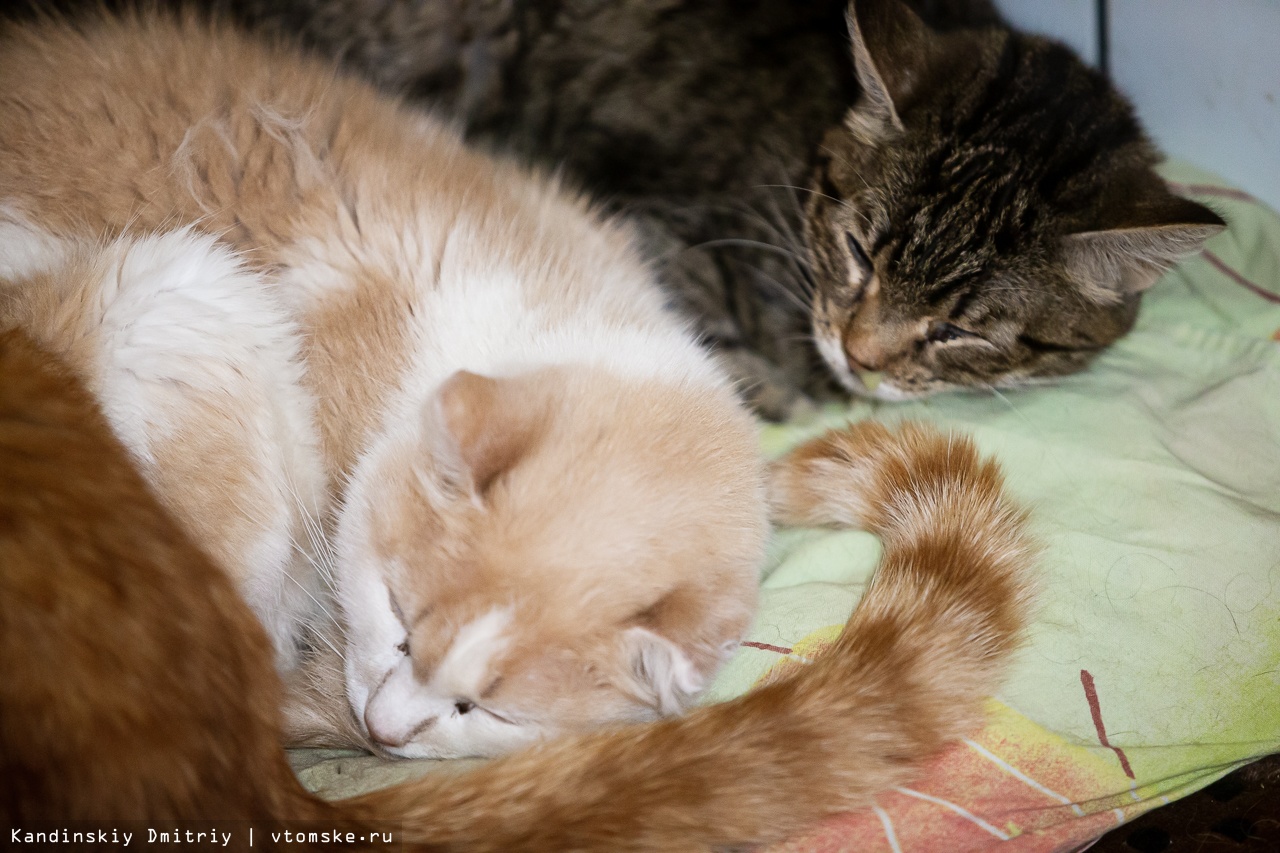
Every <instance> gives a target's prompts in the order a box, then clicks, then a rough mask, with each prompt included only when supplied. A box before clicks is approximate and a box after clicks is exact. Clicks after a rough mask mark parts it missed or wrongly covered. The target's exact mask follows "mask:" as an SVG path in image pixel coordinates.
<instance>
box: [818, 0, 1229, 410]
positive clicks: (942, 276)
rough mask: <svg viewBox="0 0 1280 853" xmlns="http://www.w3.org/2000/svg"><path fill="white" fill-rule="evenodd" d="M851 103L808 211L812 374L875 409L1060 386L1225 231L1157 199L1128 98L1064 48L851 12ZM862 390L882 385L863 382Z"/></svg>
mask: <svg viewBox="0 0 1280 853" xmlns="http://www.w3.org/2000/svg"><path fill="white" fill-rule="evenodd" d="M849 26H850V34H851V36H852V42H853V59H854V63H855V66H856V71H857V77H858V82H859V86H860V87H861V92H860V95H859V97H858V100H857V101H856V102H855V103H854V104H853V106H852V108H851V109H850V110H849V111H848V113H847V114H846V116H845V119H844V122H843V123H842V124H841V125H840V126H839V127H837V128H835V129H833V130H832V131H830V132H829V133H828V134H827V136H826V138H825V139H824V140H823V144H822V150H821V153H820V157H819V162H818V165H817V167H816V169H815V173H814V175H813V183H812V188H813V190H814V193H813V194H812V195H811V197H810V201H809V203H808V208H807V210H806V217H805V218H806V223H805V229H806V238H807V241H808V244H809V248H810V253H811V256H812V261H813V266H814V277H815V284H816V288H815V290H816V292H815V298H814V305H813V331H814V336H815V341H816V343H817V346H818V349H819V351H820V352H821V354H822V356H823V358H824V360H825V361H826V362H827V364H828V366H829V367H830V368H831V370H832V371H833V372H834V374H835V375H836V376H837V377H838V378H839V379H840V380H841V382H842V383H843V384H844V385H845V386H846V387H847V388H848V389H849V390H851V391H854V392H855V393H861V394H868V395H873V396H877V397H880V398H883V399H903V398H908V397H916V396H920V395H923V394H928V393H932V392H935V391H940V390H945V389H949V388H960V387H1002V386H1009V385H1017V384H1021V383H1025V382H1028V381H1032V380H1034V379H1036V378H1038V377H1045V376H1054V375H1060V374H1065V373H1069V372H1072V371H1075V370H1078V369H1080V368H1081V367H1083V366H1084V365H1085V364H1086V363H1088V361H1089V360H1090V359H1091V358H1092V357H1093V356H1094V355H1096V354H1097V353H1099V352H1100V351H1101V350H1103V349H1104V348H1105V347H1107V346H1108V345H1109V344H1111V343H1112V342H1113V341H1115V340H1116V339H1117V338H1118V337H1120V336H1121V335H1122V334H1124V333H1125V332H1126V331H1128V329H1129V328H1130V326H1131V325H1132V324H1133V321H1134V317H1135V316H1136V312H1137V308H1138V300H1139V298H1140V296H1141V293H1142V291H1144V290H1145V289H1146V288H1148V287H1150V286H1151V285H1152V284H1153V283H1154V282H1155V280H1156V279H1157V278H1158V277H1159V275H1160V274H1161V273H1163V272H1164V271H1165V270H1166V269H1168V268H1169V267H1170V266H1171V265H1172V264H1173V263H1175V262H1176V261H1177V260H1178V259H1179V258H1181V257H1182V256H1184V255H1186V254H1188V253H1191V252H1194V251H1195V250H1197V249H1198V248H1199V246H1200V245H1201V243H1202V242H1203V241H1204V240H1205V239H1206V238H1207V237H1209V236H1210V235H1212V234H1214V233H1216V232H1218V231H1219V230H1221V229H1222V227H1223V222H1222V220H1221V219H1220V218H1219V217H1218V216H1217V215H1216V214H1214V213H1213V212H1212V211H1210V210H1208V209H1206V208H1205V207H1203V206H1201V205H1199V204H1196V203H1194V202H1191V201H1188V200H1186V199H1182V198H1178V197H1176V196H1174V195H1173V194H1172V193H1170V192H1169V190H1168V189H1167V187H1166V186H1165V185H1164V183H1163V181H1161V179H1160V178H1159V177H1158V176H1157V175H1156V173H1155V172H1154V171H1152V168H1151V167H1152V166H1153V165H1154V164H1155V162H1156V161H1157V159H1158V155H1157V153H1156V151H1155V150H1154V148H1153V147H1152V146H1151V144H1150V143H1149V142H1148V140H1147V138H1146V136H1145V135H1144V134H1143V132H1142V129H1141V127H1140V126H1139V124H1138V122H1137V120H1136V119H1135V117H1134V114H1133V110H1132V109H1131V108H1130V106H1129V105H1128V103H1126V101H1125V100H1124V98H1123V97H1122V96H1121V95H1120V94H1119V93H1118V92H1117V91H1116V90H1115V88H1114V87H1113V86H1112V85H1111V84H1110V83H1109V82H1108V81H1107V80H1106V78H1105V77H1103V76H1102V75H1101V74H1100V73H1099V72H1097V71H1095V70H1093V69H1091V68H1089V67H1088V66H1086V65H1085V64H1084V63H1083V62H1082V61H1081V60H1080V59H1078V58H1077V57H1076V56H1075V55H1074V54H1072V53H1071V52H1070V51H1069V50H1068V49H1067V48H1065V47H1063V46H1061V45H1059V44H1056V43H1054V42H1050V41H1048V40H1046V39H1042V38H1038V37H1033V36H1027V35H1022V34H1018V33H1010V32H1007V31H1004V30H1000V29H990V30H960V31H956V32H950V33H945V34H941V33H936V32H933V31H931V30H930V29H929V28H928V27H926V26H925V25H924V24H923V23H922V22H921V21H920V19H919V18H918V17H917V16H916V15H915V14H914V13H913V12H912V11H911V10H910V9H909V8H907V7H906V6H905V5H904V4H903V3H902V2H900V0H856V2H855V3H852V4H851V5H850V7H849ZM873 377H874V378H878V377H882V378H883V379H882V381H881V382H880V383H879V385H878V386H877V385H876V384H875V381H873Z"/></svg>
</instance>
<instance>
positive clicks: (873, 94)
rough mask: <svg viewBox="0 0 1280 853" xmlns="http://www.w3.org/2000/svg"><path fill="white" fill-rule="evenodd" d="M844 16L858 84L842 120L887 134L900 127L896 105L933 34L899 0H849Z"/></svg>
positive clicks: (873, 134)
mask: <svg viewBox="0 0 1280 853" xmlns="http://www.w3.org/2000/svg"><path fill="white" fill-rule="evenodd" d="M845 17H846V19H847V20H848V23H849V37H850V39H851V40H852V43H853V47H852V49H853V64H854V70H855V72H856V73H857V76H858V85H859V86H860V87H861V89H862V91H861V94H860V95H859V97H858V101H857V102H856V103H855V104H854V106H853V109H852V110H851V111H850V112H849V116H848V118H847V121H848V122H849V123H850V125H851V129H852V130H855V131H861V132H862V133H863V134H865V135H868V136H870V137H872V138H873V139H879V138H884V137H886V136H890V135H892V134H893V133H894V132H895V131H900V130H902V120H901V119H899V118H898V106H897V105H899V104H901V103H902V101H903V100H904V99H905V98H907V97H909V96H910V94H911V86H912V84H913V82H914V81H917V80H919V78H920V76H921V75H920V73H919V71H920V69H921V67H922V66H923V65H924V63H925V62H926V61H927V60H928V57H929V55H930V53H931V50H932V46H933V38H932V35H933V34H932V32H931V31H930V30H929V28H928V27H927V26H926V25H925V23H924V22H923V21H921V20H920V18H919V16H917V15H916V13H915V12H913V11H912V10H911V9H909V8H908V7H907V6H906V4H904V3H902V2H900V0H851V2H850V3H849V8H848V11H847V12H846V13H845Z"/></svg>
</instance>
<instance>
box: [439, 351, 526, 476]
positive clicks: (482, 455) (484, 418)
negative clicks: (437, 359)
mask: <svg viewBox="0 0 1280 853" xmlns="http://www.w3.org/2000/svg"><path fill="white" fill-rule="evenodd" d="M524 396H525V395H524V394H522V393H521V384H520V381H519V380H518V379H494V378H491V377H488V376H481V375H479V374H477V373H471V372H469V371H466V370H460V371H458V372H457V373H455V374H453V375H452V376H450V377H449V378H448V379H447V380H445V382H444V384H443V385H441V386H440V390H439V391H438V392H437V393H436V395H435V398H434V399H433V400H432V401H431V403H429V404H428V411H427V415H426V416H427V420H428V430H429V431H430V432H431V433H432V437H431V440H432V443H433V444H434V447H435V451H436V453H435V456H436V461H437V464H440V465H442V466H443V467H444V469H445V470H444V472H443V473H445V474H446V476H447V478H448V479H450V480H452V481H453V483H454V484H455V485H456V486H457V488H458V489H459V490H461V491H463V492H466V493H469V494H470V495H472V496H474V497H483V496H484V494H485V492H486V491H488V489H489V487H490V485H492V484H493V482H494V480H495V479H497V477H498V476H499V475H501V474H502V473H503V472H504V471H507V470H509V469H510V468H511V467H512V466H513V465H515V464H516V463H517V462H518V461H519V460H520V458H521V457H523V456H524V455H525V454H526V453H527V452H528V451H529V448H530V446H531V444H532V443H533V442H534V441H536V440H537V436H538V434H539V432H540V426H541V423H542V421H541V419H540V417H539V416H538V415H537V414H536V413H535V412H533V411H531V410H530V408H529V407H528V406H527V405H525V400H524Z"/></svg>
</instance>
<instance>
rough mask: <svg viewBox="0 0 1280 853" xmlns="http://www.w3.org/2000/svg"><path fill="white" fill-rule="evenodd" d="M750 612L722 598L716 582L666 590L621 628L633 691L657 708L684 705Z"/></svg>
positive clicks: (732, 645) (735, 641) (733, 644)
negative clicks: (664, 593) (660, 596)
mask: <svg viewBox="0 0 1280 853" xmlns="http://www.w3.org/2000/svg"><path fill="white" fill-rule="evenodd" d="M752 613H753V608H752V607H750V606H738V604H737V603H736V602H729V601H726V600H725V598H724V596H723V595H721V594H720V593H719V591H718V589H717V587H716V586H715V585H714V584H711V585H708V586H699V585H696V584H693V585H689V584H685V585H681V586H678V587H676V588H675V589H673V590H671V591H669V592H668V593H667V594H666V595H664V596H663V597H662V598H661V599H659V600H658V601H657V602H656V603H655V604H653V605H651V606H649V607H647V608H645V609H644V610H643V611H642V612H640V613H637V614H635V616H634V617H633V618H632V619H631V622H630V624H629V625H628V626H627V627H626V628H624V630H623V632H622V642H623V655H624V666H625V667H626V668H627V676H628V678H629V680H630V681H631V687H632V692H633V693H635V694H636V695H637V697H638V698H640V699H641V700H643V701H644V702H646V703H647V704H649V705H651V706H653V707H654V708H655V709H656V710H657V711H658V712H659V713H662V714H674V713H677V712H679V711H682V710H684V709H685V708H687V707H688V706H689V705H690V703H692V701H693V700H694V698H695V697H696V696H697V695H698V694H699V693H701V692H702V690H703V689H704V688H705V687H706V686H707V683H708V682H709V680H710V678H711V677H712V676H713V675H714V674H715V672H716V670H717V669H718V668H719V667H720V664H722V663H724V661H725V660H727V659H728V658H729V657H730V656H731V655H732V654H733V653H734V652H735V651H737V649H738V645H739V643H740V641H741V640H742V638H743V635H744V634H745V633H746V631H747V627H748V626H749V625H750V623H751V617H752Z"/></svg>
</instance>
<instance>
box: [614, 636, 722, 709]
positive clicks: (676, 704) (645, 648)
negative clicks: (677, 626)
mask: <svg viewBox="0 0 1280 853" xmlns="http://www.w3.org/2000/svg"><path fill="white" fill-rule="evenodd" d="M623 644H624V654H626V655H627V657H628V659H629V663H630V670H631V673H630V674H631V677H632V687H633V692H635V693H637V694H639V697H640V698H641V699H643V700H644V701H645V702H646V704H650V705H652V706H653V707H654V708H656V709H657V711H658V713H660V714H664V715H668V714H677V713H679V712H680V711H683V710H684V709H685V708H687V707H688V706H689V704H690V702H692V701H693V697H694V696H696V695H697V694H698V693H700V692H701V691H702V688H703V687H705V686H706V677H705V676H704V675H703V673H702V672H700V671H699V670H698V668H697V667H696V666H695V665H694V663H693V661H692V660H690V658H689V656H688V655H687V654H685V652H684V651H683V650H682V649H681V648H680V647H679V646H678V645H676V644H675V643H674V642H673V641H671V640H669V639H667V638H666V637H664V636H662V635H661V634H658V633H656V632H654V631H651V630H649V629H648V628H642V627H634V628H628V629H627V630H626V631H625V632H624V633H623Z"/></svg>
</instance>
